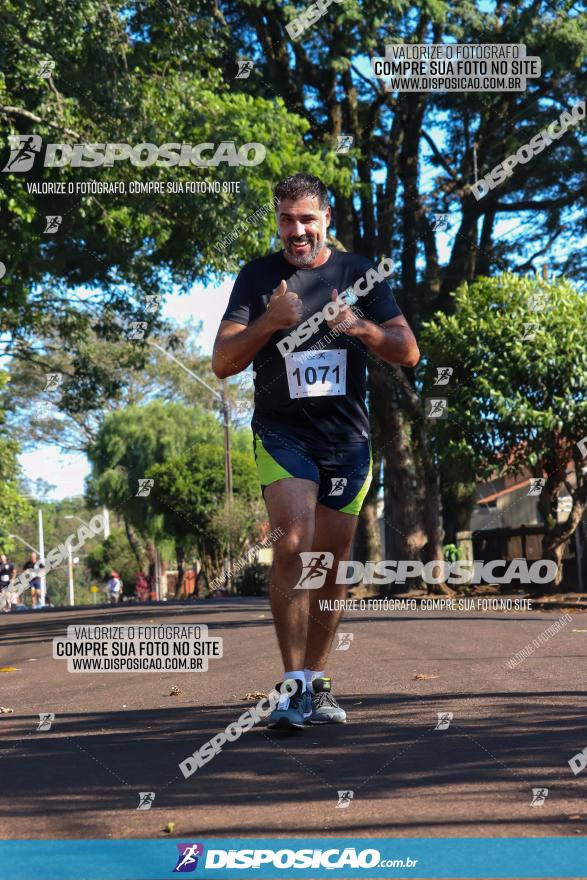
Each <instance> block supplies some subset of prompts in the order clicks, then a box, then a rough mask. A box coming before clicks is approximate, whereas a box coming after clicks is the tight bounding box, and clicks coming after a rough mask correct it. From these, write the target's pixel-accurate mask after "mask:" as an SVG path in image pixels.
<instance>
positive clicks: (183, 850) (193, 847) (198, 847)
mask: <svg viewBox="0 0 587 880" xmlns="http://www.w3.org/2000/svg"><path fill="white" fill-rule="evenodd" d="M177 849H178V850H179V855H178V857H177V865H176V866H175V868H174V869H173V873H174V874H187V873H188V872H191V871H195V870H196V868H197V867H198V859H199V857H200V856H203V855H204V847H203V846H202V844H201V843H178V844H177Z"/></svg>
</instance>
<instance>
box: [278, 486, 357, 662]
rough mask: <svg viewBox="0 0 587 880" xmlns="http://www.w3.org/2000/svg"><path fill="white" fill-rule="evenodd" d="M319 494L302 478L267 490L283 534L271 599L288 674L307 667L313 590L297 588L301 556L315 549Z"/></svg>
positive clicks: (279, 544)
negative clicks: (313, 544) (315, 525)
mask: <svg viewBox="0 0 587 880" xmlns="http://www.w3.org/2000/svg"><path fill="white" fill-rule="evenodd" d="M317 495H318V485H317V484H316V483H314V482H312V480H302V479H298V478H288V479H284V480H278V481H277V482H276V483H272V484H271V485H270V486H267V488H266V489H265V504H266V505H267V512H268V513H269V522H270V524H271V531H274V530H275V529H277V528H280V529H281V531H282V532H283V535H282V536H281V537H280V538H278V539H277V541H276V542H275V545H274V547H273V567H272V569H271V589H270V592H269V599H270V602H271V611H272V612H273V621H274V624H275V632H276V634H277V641H278V643H279V649H280V651H281V656H282V659H283V666H284V669H285V670H286V671H287V670H299V669H303V668H304V656H305V653H306V639H307V633H308V612H309V605H310V603H309V597H308V592H309V591H308V590H294V586H295V585H296V584H297V582H298V580H299V577H300V574H301V572H302V564H301V561H300V556H299V554H300V553H303V552H305V551H310V550H311V549H312V541H313V539H314V516H315V510H316V497H317ZM349 518H351V517H349ZM310 592H311V591H310Z"/></svg>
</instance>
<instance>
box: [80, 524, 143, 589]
mask: <svg viewBox="0 0 587 880" xmlns="http://www.w3.org/2000/svg"><path fill="white" fill-rule="evenodd" d="M86 564H87V566H88V569H89V572H90V575H91V577H92V578H93V580H94V581H95V583H96V585H97V586H98V587H99V588H100V590H102V589H103V588H104V585H105V584H106V581H107V580H108V578H109V577H110V572H111V571H112V570H113V569H114V570H115V571H117V572H118V573H119V575H120V577H121V578H122V582H123V584H124V589H125V591H126V590H127V589H129V588H130V591H131V592H132V589H133V588H134V584H135V581H136V576H137V573H138V570H137V560H136V558H135V556H134V553H133V552H132V550H131V548H130V546H129V543H128V540H127V537H126V533H125V531H124V529H120V528H118V529H112V531H111V532H110V535H109V537H108V538H106V540H104V541H102V542H101V543H100V544H97V545H96V546H95V547H93V548H92V549H91V551H90V552H89V553H88V555H87V558H86Z"/></svg>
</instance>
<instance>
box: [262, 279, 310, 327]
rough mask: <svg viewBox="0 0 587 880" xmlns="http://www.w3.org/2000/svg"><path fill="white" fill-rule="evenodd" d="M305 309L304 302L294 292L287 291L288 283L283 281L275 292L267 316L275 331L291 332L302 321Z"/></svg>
mask: <svg viewBox="0 0 587 880" xmlns="http://www.w3.org/2000/svg"><path fill="white" fill-rule="evenodd" d="M303 310H304V307H303V305H302V301H301V299H300V298H299V296H298V295H297V293H294V292H293V291H292V290H288V289H287V282H285V281H282V282H281V284H280V285H279V287H276V288H275V290H274V291H273V295H272V297H271V299H270V300H269V305H268V306H267V315H268V316H269V320H270V321H271V326H272V327H273V328H274V330H289V328H290V327H295V325H296V324H299V323H300V321H301V320H302V314H303Z"/></svg>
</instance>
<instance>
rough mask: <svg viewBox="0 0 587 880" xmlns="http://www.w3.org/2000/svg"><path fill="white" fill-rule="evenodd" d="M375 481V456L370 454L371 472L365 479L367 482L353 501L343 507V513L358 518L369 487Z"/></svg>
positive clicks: (341, 510)
mask: <svg viewBox="0 0 587 880" xmlns="http://www.w3.org/2000/svg"><path fill="white" fill-rule="evenodd" d="M372 479H373V456H372V455H371V454H369V471H368V473H367V476H366V477H365V482H364V483H363V485H362V486H361V488H360V489H359V491H358V492H357V494H356V495H355V497H354V498H353V500H352V501H349V503H348V504H347V505H346V507H341V509H340V512H341V513H351V514H352V515H353V516H358V515H359V514H360V512H361V507H362V506H363V501H364V500H365V496H366V494H367V492H368V491H369V486H370V485H371V480H372Z"/></svg>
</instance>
